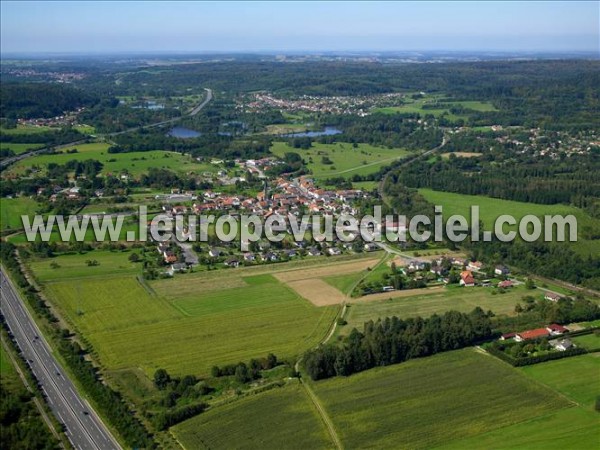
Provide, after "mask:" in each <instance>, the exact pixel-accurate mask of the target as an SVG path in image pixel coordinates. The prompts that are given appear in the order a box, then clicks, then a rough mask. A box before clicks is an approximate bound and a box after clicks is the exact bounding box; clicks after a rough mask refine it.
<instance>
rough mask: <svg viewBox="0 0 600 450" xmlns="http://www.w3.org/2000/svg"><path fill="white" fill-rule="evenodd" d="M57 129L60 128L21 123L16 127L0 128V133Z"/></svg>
mask: <svg viewBox="0 0 600 450" xmlns="http://www.w3.org/2000/svg"><path fill="white" fill-rule="evenodd" d="M53 130H54V131H58V130H60V128H57V127H47V126H44V125H39V126H37V125H21V124H18V125H17V126H16V128H0V134H36V133H44V132H46V131H53Z"/></svg>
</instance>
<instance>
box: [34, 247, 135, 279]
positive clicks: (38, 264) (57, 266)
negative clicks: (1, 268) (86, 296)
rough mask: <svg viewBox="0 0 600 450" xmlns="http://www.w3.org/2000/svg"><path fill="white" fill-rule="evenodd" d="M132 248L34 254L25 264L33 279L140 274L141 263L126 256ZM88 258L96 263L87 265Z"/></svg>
mask: <svg viewBox="0 0 600 450" xmlns="http://www.w3.org/2000/svg"><path fill="white" fill-rule="evenodd" d="M133 252H136V250H135V249H134V250H128V251H109V250H94V251H92V252H87V253H83V254H82V253H72V254H65V255H61V256H59V257H56V258H37V259H35V260H32V261H30V262H29V266H30V267H31V270H32V271H33V272H34V273H35V276H36V279H37V280H38V281H40V282H42V283H45V282H50V281H64V280H71V279H78V278H93V277H103V276H106V275H128V274H133V275H136V274H141V272H142V268H141V264H140V263H132V262H131V261H129V259H128V258H129V256H130V255H131V254H132V253H133ZM91 260H94V261H97V263H98V264H97V265H94V266H89V265H88V264H87V263H86V261H91ZM53 263H54V264H53Z"/></svg>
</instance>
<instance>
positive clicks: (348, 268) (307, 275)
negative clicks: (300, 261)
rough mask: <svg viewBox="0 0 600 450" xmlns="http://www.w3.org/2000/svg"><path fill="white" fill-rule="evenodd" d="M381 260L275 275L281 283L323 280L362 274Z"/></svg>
mask: <svg viewBox="0 0 600 450" xmlns="http://www.w3.org/2000/svg"><path fill="white" fill-rule="evenodd" d="M378 261H379V258H373V259H362V260H359V261H352V262H347V263H341V264H332V265H329V266H327V267H318V268H310V269H301V270H293V271H289V272H282V273H278V274H276V275H275V277H276V278H278V279H279V280H280V281H284V282H286V283H287V282H289V281H298V280H307V279H312V278H323V277H328V276H332V275H346V274H349V273H355V272H360V271H361V270H366V269H367V268H369V267H373V266H375V264H377V262H378Z"/></svg>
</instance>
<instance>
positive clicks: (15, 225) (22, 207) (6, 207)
mask: <svg viewBox="0 0 600 450" xmlns="http://www.w3.org/2000/svg"><path fill="white" fill-rule="evenodd" d="M37 209H38V204H37V202H36V201H35V200H34V199H32V198H29V197H16V198H6V197H3V198H0V230H6V229H11V230H13V229H20V228H21V227H22V226H23V225H22V222H21V216H22V215H29V216H32V215H35V213H36V211H37Z"/></svg>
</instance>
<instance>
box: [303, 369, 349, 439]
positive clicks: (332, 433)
mask: <svg viewBox="0 0 600 450" xmlns="http://www.w3.org/2000/svg"><path fill="white" fill-rule="evenodd" d="M300 383H301V384H302V386H304V389H305V390H306V393H307V394H308V396H309V397H310V399H311V401H312V402H313V404H314V405H315V408H317V411H318V412H319V416H321V420H323V422H324V423H325V426H326V427H327V430H328V431H329V435H330V436H331V439H332V440H333V443H334V444H335V447H336V448H337V449H338V450H342V449H343V448H344V446H343V445H342V441H341V440H340V437H339V436H338V434H337V431H336V430H335V427H334V426H333V422H332V421H331V419H330V418H329V415H328V414H327V412H326V411H325V408H323V405H321V402H320V401H319V399H318V398H317V396H316V395H315V393H314V392H313V390H312V389H311V388H310V386H309V385H308V384H306V383H305V382H304V380H303V379H302V378H300Z"/></svg>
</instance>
